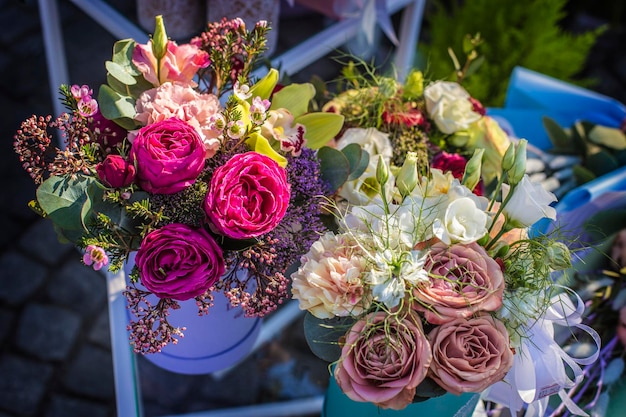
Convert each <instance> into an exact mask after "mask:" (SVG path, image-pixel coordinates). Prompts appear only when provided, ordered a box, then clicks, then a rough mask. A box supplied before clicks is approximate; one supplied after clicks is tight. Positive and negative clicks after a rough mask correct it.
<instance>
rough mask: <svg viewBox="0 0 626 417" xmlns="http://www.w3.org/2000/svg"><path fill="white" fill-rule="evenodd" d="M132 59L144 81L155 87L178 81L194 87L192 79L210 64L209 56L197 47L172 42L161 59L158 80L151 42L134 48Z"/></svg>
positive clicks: (168, 43) (169, 42)
mask: <svg viewBox="0 0 626 417" xmlns="http://www.w3.org/2000/svg"><path fill="white" fill-rule="evenodd" d="M132 59H133V64H135V66H136V67H137V68H138V69H139V71H141V73H142V74H143V77H144V78H145V79H146V81H148V82H149V83H151V84H152V85H153V86H155V87H158V86H159V85H161V84H163V83H165V82H167V81H179V82H181V83H184V84H190V85H192V86H195V85H196V83H195V82H194V81H193V77H194V76H195V75H196V73H197V72H198V70H199V69H200V68H206V67H207V66H209V64H210V62H211V61H210V60H209V54H207V53H206V52H205V51H203V50H201V49H200V48H198V47H197V46H195V45H191V44H184V45H180V46H178V45H177V44H176V42H174V41H168V42H167V52H166V53H165V56H164V57H163V58H161V62H160V64H161V65H160V71H159V78H158V79H157V59H156V57H155V56H154V54H153V53H152V41H148V43H147V44H145V45H141V44H138V45H137V46H135V49H134V50H133V58H132Z"/></svg>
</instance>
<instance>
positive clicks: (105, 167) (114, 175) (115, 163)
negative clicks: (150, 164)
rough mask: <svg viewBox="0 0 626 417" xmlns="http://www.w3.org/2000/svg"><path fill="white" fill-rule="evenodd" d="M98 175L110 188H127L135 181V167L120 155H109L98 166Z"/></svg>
mask: <svg viewBox="0 0 626 417" xmlns="http://www.w3.org/2000/svg"><path fill="white" fill-rule="evenodd" d="M96 173H97V174H98V178H100V181H102V182H103V183H104V185H106V186H108V187H113V188H120V187H127V186H129V185H130V184H132V183H133V181H135V165H133V164H132V163H131V162H129V161H128V160H127V159H124V158H123V157H121V156H120V155H114V154H110V155H107V157H106V158H105V159H104V161H102V162H100V163H99V164H98V165H96Z"/></svg>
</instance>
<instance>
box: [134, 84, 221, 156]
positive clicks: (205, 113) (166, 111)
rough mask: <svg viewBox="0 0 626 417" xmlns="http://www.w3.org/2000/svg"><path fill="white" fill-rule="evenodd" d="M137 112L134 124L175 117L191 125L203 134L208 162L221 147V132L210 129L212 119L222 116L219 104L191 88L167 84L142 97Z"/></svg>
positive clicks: (217, 101)
mask: <svg viewBox="0 0 626 417" xmlns="http://www.w3.org/2000/svg"><path fill="white" fill-rule="evenodd" d="M135 109H136V110H137V115H136V116H135V120H137V121H139V122H140V123H141V124H142V125H143V126H147V125H151V124H153V123H156V122H160V121H162V120H166V119H169V118H172V117H175V118H178V119H180V120H184V121H185V122H187V123H189V124H190V125H191V126H193V127H194V128H195V129H196V130H197V131H198V133H199V134H200V137H201V138H202V142H203V143H204V148H205V149H206V153H207V154H206V157H207V158H210V157H212V156H213V155H215V152H216V151H217V150H218V148H219V146H220V141H219V139H217V137H218V136H219V132H216V131H215V130H213V129H211V126H210V119H211V117H212V116H214V115H216V114H219V112H220V103H219V100H218V99H217V97H216V96H215V95H213V94H200V93H198V92H197V91H196V90H194V89H193V88H192V87H190V86H188V85H184V84H180V83H170V82H167V83H164V84H163V85H161V86H159V87H157V88H153V89H150V90H147V91H145V92H144V93H142V94H141V96H139V99H138V100H137V103H136V104H135Z"/></svg>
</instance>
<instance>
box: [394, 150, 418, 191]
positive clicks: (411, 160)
mask: <svg viewBox="0 0 626 417" xmlns="http://www.w3.org/2000/svg"><path fill="white" fill-rule="evenodd" d="M417 181H418V175H417V153H416V152H407V154H406V159H405V160H404V164H402V167H401V168H400V171H399V172H398V175H397V177H396V187H398V191H400V195H401V196H402V197H406V196H407V195H409V194H411V191H413V189H414V188H415V186H416V185H417Z"/></svg>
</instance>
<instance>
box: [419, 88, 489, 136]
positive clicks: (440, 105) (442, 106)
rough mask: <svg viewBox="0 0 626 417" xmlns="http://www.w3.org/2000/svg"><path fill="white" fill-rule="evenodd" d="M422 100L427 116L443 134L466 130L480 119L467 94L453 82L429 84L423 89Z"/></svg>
mask: <svg viewBox="0 0 626 417" xmlns="http://www.w3.org/2000/svg"><path fill="white" fill-rule="evenodd" d="M424 98H425V99H426V109H427V110H428V114H429V115H430V117H431V119H433V120H434V121H435V124H436V125H437V127H438V128H439V130H441V131H442V132H443V133H447V134H452V133H455V132H457V131H459V130H464V129H467V128H468V127H469V126H470V125H471V124H472V123H474V122H476V121H477V120H480V118H481V117H482V116H481V115H480V114H478V113H476V112H475V111H474V106H473V104H472V103H471V101H470V95H469V93H468V92H467V91H465V89H464V88H463V87H461V86H460V85H459V84H458V83H455V82H449V81H437V82H435V83H432V84H430V85H429V86H428V87H426V88H425V89H424Z"/></svg>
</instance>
